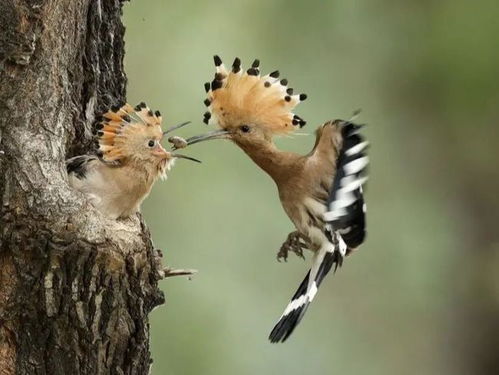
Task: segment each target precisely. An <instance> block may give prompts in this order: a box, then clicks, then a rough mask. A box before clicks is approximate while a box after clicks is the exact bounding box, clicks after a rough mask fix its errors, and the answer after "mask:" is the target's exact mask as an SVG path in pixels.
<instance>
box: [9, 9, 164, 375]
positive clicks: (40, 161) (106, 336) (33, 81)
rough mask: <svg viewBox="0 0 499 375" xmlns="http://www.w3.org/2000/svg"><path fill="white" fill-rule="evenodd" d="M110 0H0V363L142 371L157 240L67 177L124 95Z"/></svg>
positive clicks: (159, 298) (119, 37)
mask: <svg viewBox="0 0 499 375" xmlns="http://www.w3.org/2000/svg"><path fill="white" fill-rule="evenodd" d="M121 7H122V3H121V1H119V0H78V1H74V0H2V1H1V2H0V204H1V207H0V375H7V374H51V375H52V374H64V375H67V374H147V373H148V372H149V368H150V363H151V358H150V351H149V322H148V313H149V312H150V311H151V310H152V309H153V307H155V306H157V305H159V304H162V303H163V302H164V297H163V294H162V292H161V291H160V290H159V289H158V280H159V279H160V278H161V275H162V271H161V267H160V252H159V251H156V250H155V249H154V248H153V244H152V242H151V240H150V235H149V232H148V230H147V228H146V227H145V225H144V223H143V221H142V219H141V217H140V216H137V217H133V218H131V219H128V220H121V221H115V220H109V219H107V218H105V217H103V216H102V215H101V214H99V213H98V212H97V211H96V210H95V209H94V208H93V207H92V206H90V205H89V203H88V202H87V201H86V200H85V198H84V197H83V196H82V195H81V194H79V193H77V192H76V191H74V190H72V189H71V188H70V187H69V186H68V183H67V175H66V168H65V163H64V161H65V159H67V158H68V157H71V156H74V155H77V154H83V153H87V152H90V151H91V150H92V149H93V147H94V146H93V140H92V126H93V123H94V120H95V114H96V113H98V112H99V111H102V110H104V109H105V108H107V107H109V106H110V105H114V104H120V103H122V102H124V98H125V85H126V77H125V74H124V72H123V55H124V42H123V34H124V27H123V25H122V23H121V20H120V17H121V13H122V12H121Z"/></svg>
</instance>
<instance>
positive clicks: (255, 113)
mask: <svg viewBox="0 0 499 375" xmlns="http://www.w3.org/2000/svg"><path fill="white" fill-rule="evenodd" d="M214 61H215V67H216V73H215V77H214V79H213V81H212V82H211V83H209V82H207V83H205V90H206V92H207V95H208V97H207V99H206V100H205V101H204V103H205V105H206V106H207V107H208V111H207V112H206V113H205V114H204V122H205V123H206V124H208V123H210V120H213V121H214V122H216V123H217V124H218V126H220V127H221V128H223V129H226V130H228V129H229V128H231V127H235V126H238V125H241V124H254V125H258V126H260V127H262V128H263V129H264V130H266V131H268V132H269V133H271V134H272V135H274V134H275V135H279V134H288V133H290V132H292V131H294V130H295V129H297V128H299V127H300V128H301V127H302V126H304V125H305V124H306V122H305V121H304V120H303V119H302V118H301V117H299V116H298V115H295V114H293V113H292V111H293V109H294V108H295V107H296V106H297V105H298V104H299V103H300V102H302V101H304V100H305V99H306V98H307V95H305V94H298V95H296V94H294V93H293V89H292V88H289V87H288V80H287V79H280V78H279V71H277V70H276V71H274V72H272V73H269V74H266V75H260V68H259V67H260V61H259V60H255V61H254V62H253V64H252V65H251V67H250V68H249V69H247V70H246V71H245V70H243V68H242V66H241V60H240V59H239V58H237V57H236V59H235V60H234V63H233V64H232V68H231V70H230V71H229V70H227V69H226V68H225V66H224V64H223V63H222V60H221V59H220V57H218V56H215V57H214Z"/></svg>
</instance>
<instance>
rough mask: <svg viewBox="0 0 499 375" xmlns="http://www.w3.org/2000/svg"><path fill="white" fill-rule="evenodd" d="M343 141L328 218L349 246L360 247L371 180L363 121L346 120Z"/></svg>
mask: <svg viewBox="0 0 499 375" xmlns="http://www.w3.org/2000/svg"><path fill="white" fill-rule="evenodd" d="M341 126H342V129H341V132H342V138H343V144H342V147H341V150H340V152H339V154H338V161H337V164H336V175H335V178H334V181H333V187H332V189H331V194H330V196H329V201H328V212H326V214H325V215H324V219H325V220H326V221H327V222H328V223H329V224H330V225H331V226H332V228H333V230H334V231H338V233H339V234H340V235H341V237H342V238H343V240H344V241H345V243H346V244H347V246H348V248H349V249H354V248H356V247H358V246H359V245H360V244H361V243H362V242H364V239H365V237H366V219H365V213H366V205H365V202H364V196H363V190H362V186H363V185H364V183H365V182H366V181H367V166H368V164H369V158H368V157H367V154H366V149H367V146H368V145H369V143H368V142H367V141H366V140H365V139H364V137H362V136H361V135H360V133H359V131H360V128H361V127H362V126H361V125H356V124H353V123H351V122H347V121H346V122H344V123H343V124H342V125H341Z"/></svg>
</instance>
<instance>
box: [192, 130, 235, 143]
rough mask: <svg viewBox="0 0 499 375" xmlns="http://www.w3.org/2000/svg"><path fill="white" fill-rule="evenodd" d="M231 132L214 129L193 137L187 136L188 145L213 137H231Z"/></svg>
mask: <svg viewBox="0 0 499 375" xmlns="http://www.w3.org/2000/svg"><path fill="white" fill-rule="evenodd" d="M229 135H230V132H229V131H227V130H214V131H211V132H208V133H206V134H201V135H195V136H193V137H190V138H187V139H186V140H185V141H186V142H187V145H188V146H190V145H193V144H195V143H199V142H204V141H209V140H212V139H225V138H229Z"/></svg>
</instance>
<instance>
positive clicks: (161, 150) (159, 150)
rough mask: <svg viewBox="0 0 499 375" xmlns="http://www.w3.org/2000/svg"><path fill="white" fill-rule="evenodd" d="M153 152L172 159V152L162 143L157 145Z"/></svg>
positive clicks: (159, 156) (163, 157)
mask: <svg viewBox="0 0 499 375" xmlns="http://www.w3.org/2000/svg"><path fill="white" fill-rule="evenodd" d="M152 154H153V155H154V156H157V157H158V158H161V159H171V157H172V156H171V154H170V153H169V152H168V151H166V150H165V149H164V148H163V147H162V146H161V145H157V146H156V147H155V148H154V149H153V150H152Z"/></svg>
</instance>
